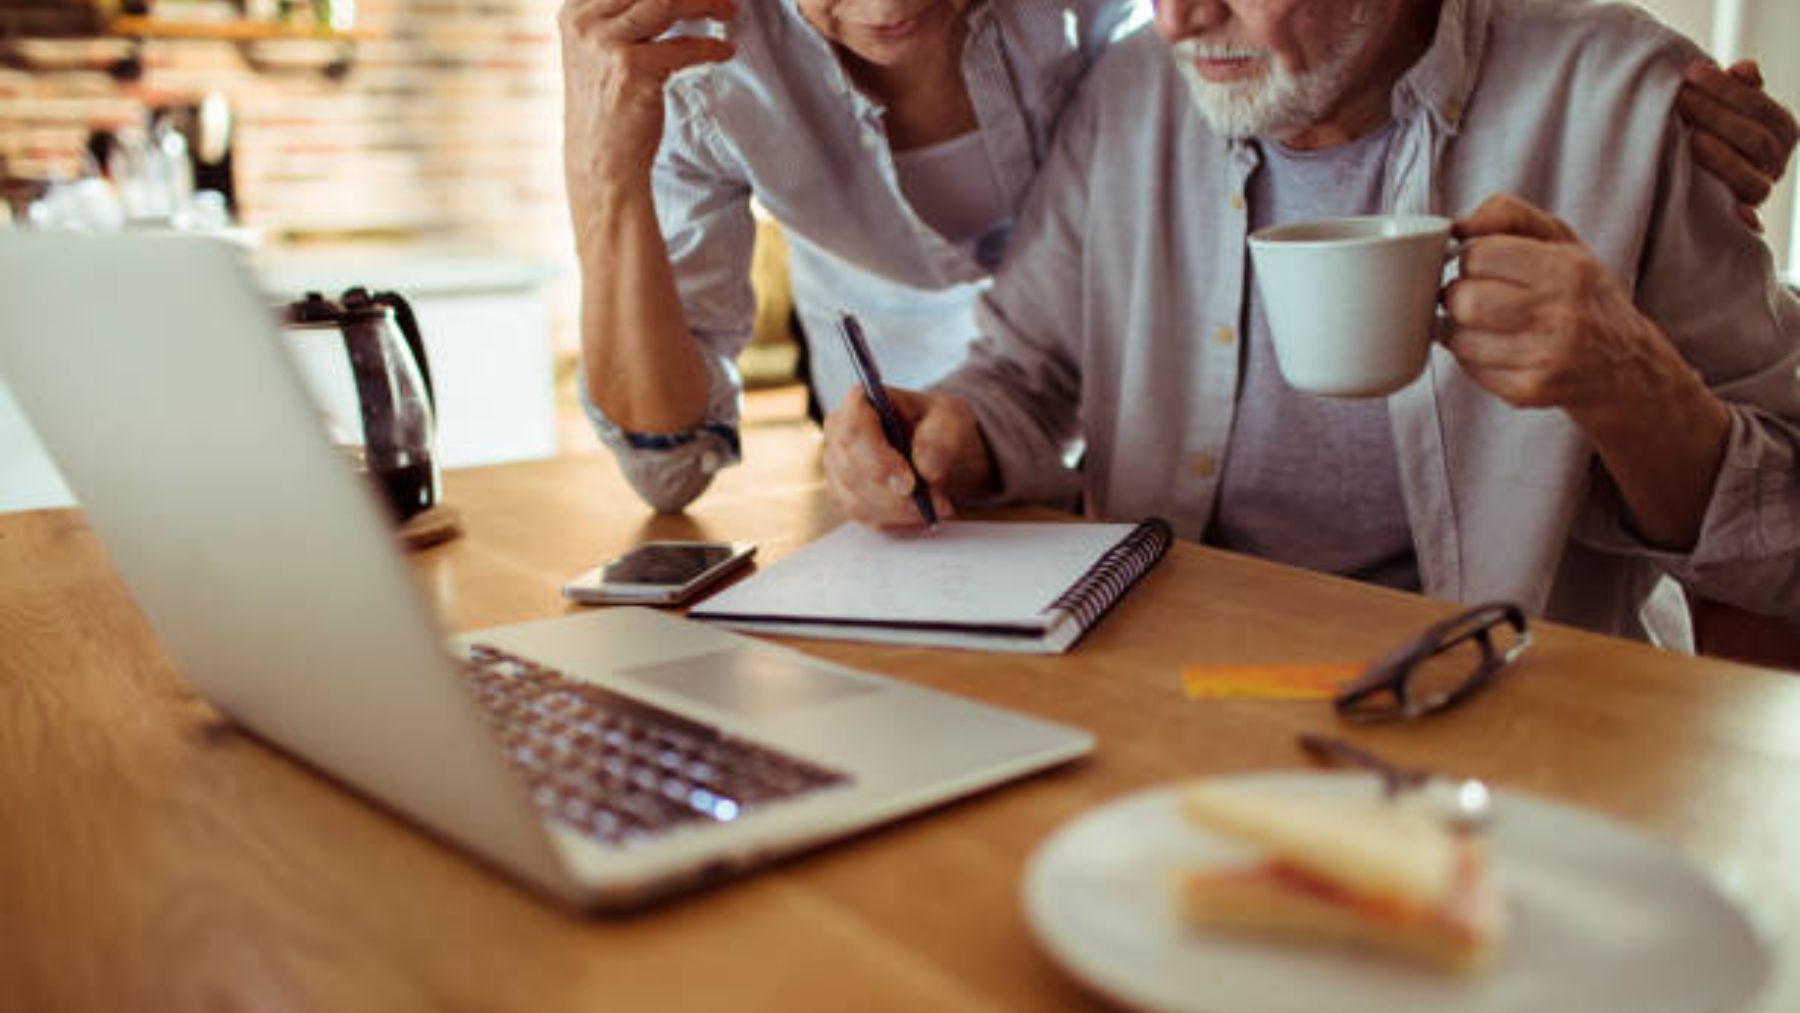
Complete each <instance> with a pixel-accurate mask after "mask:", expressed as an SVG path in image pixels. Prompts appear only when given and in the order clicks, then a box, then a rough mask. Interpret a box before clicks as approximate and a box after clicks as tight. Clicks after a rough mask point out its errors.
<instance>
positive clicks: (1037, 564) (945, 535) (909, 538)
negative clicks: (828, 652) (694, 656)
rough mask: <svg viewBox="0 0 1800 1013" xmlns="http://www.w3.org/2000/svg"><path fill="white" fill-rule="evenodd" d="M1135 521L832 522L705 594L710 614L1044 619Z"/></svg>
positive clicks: (974, 621) (973, 621)
mask: <svg viewBox="0 0 1800 1013" xmlns="http://www.w3.org/2000/svg"><path fill="white" fill-rule="evenodd" d="M1134 527H1135V525H1131V524H1089V523H1066V524H1058V523H1044V522H1025V523H1017V522H999V521H947V522H945V523H944V524H941V525H939V526H938V529H937V530H936V531H931V532H927V531H917V532H902V533H886V532H881V531H876V530H873V529H871V528H866V527H864V526H862V525H860V524H854V523H851V524H845V525H843V526H842V527H840V528H838V529H837V530H836V531H833V532H831V533H830V534H828V535H826V536H825V537H823V538H821V539H819V540H818V541H816V542H813V543H812V544H810V545H808V546H806V547H805V548H803V549H801V550H799V551H798V552H795V553H794V554H792V555H790V556H788V557H786V558H785V559H782V560H780V561H779V562H777V563H775V564H774V565H772V566H770V567H768V568H767V569H765V570H761V571H759V572H758V573H756V574H754V575H753V576H751V577H750V578H749V579H747V580H744V581H741V582H739V583H738V584H736V585H734V586H733V587H731V588H728V589H727V590H725V591H723V592H721V593H720V594H718V595H715V596H714V597H712V598H710V599H708V600H707V602H706V603H705V604H704V605H703V606H701V607H700V608H699V609H696V610H695V611H696V613H704V615H705V616H706V617H713V616H719V617H725V616H730V615H745V616H752V615H754V616H782V617H803V618H809V619H835V620H844V621H851V622H855V621H862V622H873V623H882V622H924V623H931V622H936V623H966V624H969V625H982V624H987V625H1002V624H1005V625H1021V624H1033V625H1036V624H1039V623H1041V621H1042V620H1043V618H1044V617H1043V611H1044V609H1045V608H1047V607H1048V606H1049V605H1050V603H1051V602H1054V601H1055V600H1056V599H1057V597H1058V596H1059V595H1061V594H1062V593H1063V592H1064V591H1066V590H1068V589H1069V587H1070V586H1071V585H1073V584H1074V583H1075V582H1076V581H1077V580H1079V579H1081V575H1082V574H1084V573H1086V572H1087V570H1088V568H1089V567H1091V566H1093V565H1094V563H1095V562H1096V561H1098V560H1099V559H1100V557H1101V556H1103V555H1105V554H1106V551H1107V550H1108V549H1110V548H1112V547H1113V546H1115V545H1117V544H1118V543H1119V542H1120V541H1122V540H1123V539H1124V538H1126V537H1127V536H1128V535H1130V534H1131V532H1132V529H1133V528H1134Z"/></svg>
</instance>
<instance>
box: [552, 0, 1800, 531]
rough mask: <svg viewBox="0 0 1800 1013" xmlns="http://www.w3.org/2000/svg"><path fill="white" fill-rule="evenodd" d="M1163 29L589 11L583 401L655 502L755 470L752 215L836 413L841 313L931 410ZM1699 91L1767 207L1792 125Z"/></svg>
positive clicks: (866, 14)
mask: <svg viewBox="0 0 1800 1013" xmlns="http://www.w3.org/2000/svg"><path fill="white" fill-rule="evenodd" d="M1147 15H1148V9H1147V7H1146V6H1145V5H1143V4H1142V3H1140V2H1138V0H754V2H753V3H745V4H743V5H742V6H741V7H740V6H739V4H738V3H735V2H734V0H567V3H566V4H565V6H564V8H563V11H562V16H561V31H562V40H563V42H562V46H563V68H564V77H565V89H566V96H565V103H566V107H565V119H566V122H565V141H564V146H565V163H566V164H565V172H566V175H567V180H568V190H569V203H570V208H571V214H572V217H573V221H574V227H575V237H576V248H577V254H578V256H579V258H580V261H581V273H582V310H581V332H582V360H583V369H582V374H581V382H580V384H579V387H580V389H581V394H582V398H583V401H584V403H585V404H586V405H587V406H588V409H589V414H590V416H591V418H592V419H593V422H594V425H595V427H596V429H597V430H598V431H599V433H600V436H601V438H602V439H603V440H604V441H605V442H606V443H607V445H608V446H610V447H611V448H612V449H613V451H614V453H615V454H616V455H617V456H618V458H619V461H620V464H621V466H622V467H623V469H624V472H625V474H626V476H627V477H628V478H629V479H630V481H631V483H632V485H633V487H634V488H636V489H637V491H638V493H639V495H641V496H642V497H643V498H644V499H645V501H646V502H648V503H649V504H651V505H652V506H654V507H656V508H657V509H659V510H679V509H681V508H682V507H683V506H685V505H686V504H687V503H689V502H690V501H692V500H693V499H694V497H696V496H698V495H699V494H700V493H701V492H702V491H703V490H704V489H705V488H706V486H707V484H708V483H709V482H710V481H711V478H712V475H713V473H714V472H715V471H717V470H718V469H719V468H721V467H724V466H726V465H728V464H732V463H735V462H736V461H737V460H738V457H739V445H738V434H737V419H738V401H739V394H740V388H741V383H740V381H739V378H738V376H737V374H736V371H735V369H734V367H733V365H732V362H733V360H734V359H735V358H736V356H737V354H738V352H739V351H741V350H742V349H743V347H744V345H745V344H746V343H747V342H748V341H749V339H750V333H751V324H752V321H753V319H754V315H755V304H754V296H753V293H752V291H751V286H750V261H751V247H752V243H753V240H754V237H755V224H754V222H753V219H752V217H751V211H750V205H751V201H752V199H755V200H756V201H758V202H759V203H760V204H761V205H762V206H763V207H764V208H765V209H766V210H767V211H768V213H769V214H770V215H772V216H773V217H774V219H775V220H776V221H777V222H779V223H780V224H781V225H782V227H783V229H784V231H785V233H786V235H787V239H788V244H789V249H790V253H789V256H790V273H791V277H792V282H793V294H794V301H795V306H796V309H797V311H798V315H799V318H800V323H801V327H802V330H803V331H804V332H805V335H806V337H807V344H808V347H809V349H810V351H811V356H810V366H811V376H810V377H809V378H808V379H809V380H810V382H811V384H812V388H813V390H814V392H815V393H816V394H817V395H818V396H819V397H820V398H821V400H822V401H823V407H824V408H826V409H827V410H829V409H830V408H831V407H832V406H833V405H834V404H835V403H836V402H837V401H838V400H839V399H841V398H842V396H843V394H844V392H845V391H846V390H848V389H850V387H851V385H852V383H853V382H854V373H853V372H852V370H851V367H850V364H849V362H848V359H847V358H846V356H845V354H844V352H843V350H842V347H841V345H840V343H839V342H838V341H837V340H836V338H835V335H836V320H837V315H838V314H839V313H840V312H844V311H848V312H851V313H854V314H856V315H857V317H858V319H859V320H860V321H861V323H862V325H863V328H864V330H865V332H866V333H867V335H868V338H869V344H870V346H871V348H872V349H873V351H874V354H875V357H876V358H877V359H878V360H879V361H880V363H881V366H882V369H883V371H884V373H885V376H886V379H887V380H888V381H889V382H891V383H893V384H894V385H896V386H901V387H912V388H917V387H922V386H925V385H927V384H929V383H930V382H932V381H933V380H935V379H937V378H938V377H939V376H941V375H942V374H944V373H946V372H948V371H949V369H950V367H952V366H954V365H955V364H956V363H957V362H959V361H960V360H961V359H962V356H963V352H964V349H965V347H966V345H967V343H968V341H969V340H970V339H971V338H972V337H973V336H974V334H975V328H974V323H973V306H974V301H975V297H976V295H977V294H978V293H979V292H980V291H981V289H982V288H983V286H984V285H985V284H986V283H987V281H988V279H989V278H990V276H991V274H992V272H993V271H994V269H995V268H996V266H997V265H998V264H999V262H1000V259H1001V256H1002V255H1003V253H1004V251H1005V247H1006V241H1007V237H1008V234H1009V231H1010V226H1011V222H1012V218H1013V215H1014V213H1015V211H1016V209H1017V208H1018V207H1019V204H1020V202H1021V201H1022V200H1023V198H1024V196H1025V193H1026V191H1027V190H1028V188H1029V186H1030V183H1031V180H1032V177H1033V176H1034V175H1035V173H1036V172H1037V170H1038V168H1039V166H1040V165H1041V163H1042V160H1043V157H1044V154H1045V152H1046V151H1047V149H1048V146H1049V141H1050V137H1051V134H1052V131H1053V130H1054V129H1055V125H1056V119H1057V116H1058V115H1059V114H1060V113H1061V111H1062V108H1063V106H1064V104H1065V103H1066V102H1067V101H1068V100H1069V98H1070V97H1071V96H1072V95H1073V93H1074V91H1075V89H1076V87H1077V85H1078V84H1079V82H1080V80H1081V77H1082V75H1083V73H1084V72H1085V71H1086V70H1087V68H1088V66H1089V65H1090V64H1091V63H1092V62H1093V61H1094V59H1095V58H1096V57H1097V56H1098V55H1099V53H1100V52H1101V50H1102V49H1104V48H1105V47H1106V46H1107V45H1108V44H1109V43H1110V42H1111V41H1112V40H1113V39H1114V38H1116V37H1118V36H1119V35H1121V34H1123V33H1124V32H1126V31H1128V30H1130V29H1131V28H1134V27H1136V26H1137V25H1138V24H1140V23H1142V22H1143V21H1145V20H1147ZM703 21H709V22H712V23H715V24H717V25H722V26H723V27H724V29H725V31H724V32H721V33H712V34H708V33H704V32H699V31H693V30H692V29H693V28H694V26H696V25H698V24H700V23H701V22H703ZM671 29H673V31H671ZM716 34H723V35H725V36H726V38H718V37H714V35H716ZM1690 83H1691V87H1690V88H1689V89H1688V90H1687V91H1685V92H1684V97H1683V101H1682V103H1681V105H1680V107H1679V108H1680V111H1681V113H1682V115H1683V116H1685V117H1687V118H1688V119H1690V120H1691V121H1693V122H1694V123H1696V124H1697V125H1698V126H1699V127H1701V129H1703V130H1706V131H1710V133H1703V134H1701V135H1699V137H1700V140H1699V141H1697V142H1696V149H1695V155H1696V158H1697V159H1698V160H1699V161H1700V162H1701V164H1703V165H1705V166H1707V167H1708V168H1709V169H1711V170H1712V171H1714V172H1715V173H1717V174H1718V175H1719V176H1721V178H1723V179H1725V180H1726V181H1727V182H1728V183H1730V184H1731V185H1732V188H1733V189H1734V190H1735V191H1737V193H1738V194H1739V196H1740V198H1741V199H1743V200H1745V201H1749V202H1757V201H1760V200H1761V199H1762V198H1763V197H1764V196H1766V195H1767V193H1768V189H1769V186H1770V183H1771V180H1772V179H1773V178H1774V177H1777V176H1779V175H1780V173H1781V171H1782V168H1783V167H1784V166H1785V164H1786V160H1787V156H1788V153H1789V152H1790V151H1791V150H1792V147H1793V144H1794V139H1795V135H1796V133H1800V131H1796V129H1795V125H1794V120H1793V118H1792V117H1791V116H1790V115H1789V114H1788V113H1787V112H1786V110H1784V109H1781V108H1780V107H1779V106H1777V105H1775V104H1774V103H1773V102H1771V101H1770V100H1768V99H1767V98H1766V97H1765V96H1764V95H1763V94H1762V92H1761V91H1760V84H1761V82H1760V80H1759V79H1758V78H1757V77H1756V75H1755V71H1754V68H1753V67H1748V66H1740V67H1735V68H1732V70H1731V71H1730V72H1726V71H1721V70H1719V69H1717V68H1712V67H1696V68H1695V69H1694V71H1693V73H1692V74H1691V75H1690Z"/></svg>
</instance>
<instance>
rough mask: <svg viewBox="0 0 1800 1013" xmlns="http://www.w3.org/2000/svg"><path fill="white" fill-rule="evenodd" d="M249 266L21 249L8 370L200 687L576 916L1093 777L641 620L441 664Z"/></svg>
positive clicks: (1036, 731)
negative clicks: (976, 796) (963, 799)
mask: <svg viewBox="0 0 1800 1013" xmlns="http://www.w3.org/2000/svg"><path fill="white" fill-rule="evenodd" d="M282 340H284V339H283V338H282V335H281V333H280V331H279V329H278V328H277V326H276V323H275V317H274V315H273V313H272V311H271V309H270V307H268V306H266V305H265V304H264V302H263V301H262V298H261V296H260V295H259V293H258V289H257V285H256V282H255V279H254V277H253V275H252V273H251V271H250V270H249V269H248V268H247V266H246V265H245V264H244V263H243V261H242V258H241V256H240V255H239V254H238V253H237V251H235V250H234V249H233V248H231V247H230V246H228V245H225V244H223V243H220V242H217V241H213V240H207V239H202V238H195V237H181V236H160V235H154V236H146V235H122V236H105V237H83V236H73V235H29V234H14V235H0V375H4V377H5V379H6V381H7V382H8V383H9V384H10V386H11V388H12V391H13V394H14V395H15V397H16V398H17V399H18V401H19V402H20V403H21V404H22V405H23V407H24V409H25V412H26V414H27V416H28V417H29V418H30V420H31V421H32V423H33V424H34V426H35V427H36V429H37V432H38V435H39V437H40V438H41V439H42V440H43V441H44V443H45V444H46V445H47V446H48V447H49V449H50V451H51V453H52V455H53V456H54V457H55V458H56V461H57V463H58V464H59V465H60V466H61V468H62V471H63V474H64V475H65V476H66V477H67V478H68V481H69V484H70V485H71V487H72V488H73V489H74V491H75V494H76V496H77V497H78V498H79V499H80V501H81V504H82V507H83V508H84V509H85V510H86V513H87V519H88V522H89V523H90V524H91V526H92V527H93V529H94V530H95V532H96V533H98V535H99V536H100V539H101V541H102V542H103V543H104V544H105V546H106V548H107V551H108V552H109V553H110V554H111V556H112V559H113V562H114V564H115V565H116V566H117V568H118V571H119V573H120V575H121V576H122V577H123V578H124V579H125V582H126V584H127V585H128V586H129V587H130V588H131V591H132V593H133V594H134V595H135V596H136V598H137V601H138V604H139V605H140V606H141V607H142V608H143V610H144V612H145V614H146V615H147V616H148V618H149V620H150V623H151V625H152V626H153V627H154V628H155V630H156V632H157V635H158V636H159V637H160V638H161V640H162V642H163V644H164V645H165V647H166V648H167V649H168V651H169V653H170V655H171V656H172V657H173V659H174V661H175V663H176V664H177V665H178V666H179V667H180V669H181V671H182V672H183V674H184V675H185V676H186V677H187V680H188V681H189V682H190V683H191V684H192V685H193V687H194V688H195V689H196V690H198V691H199V692H200V694H201V695H203V696H204V697H205V698H206V699H207V700H209V701H210V702H212V703H213V704H214V705H215V706H216V707H218V708H219V709H220V710H221V711H223V712H225V713H226V714H229V715H230V716H231V717H233V718H234V719H236V720H237V721H239V722H241V723H242V724H243V725H245V726H247V727H248V728H250V729H252V730H254V731H255V732H256V733H257V734H259V735H261V736H263V737H264V738H266V739H268V740H269V741H271V742H274V743H276V744H277V745H279V746H281V747H282V748H284V749H286V750H288V751H290V752H292V753H294V754H297V755H298V756H300V757H303V758H304V759H305V760H307V761H309V762H310V763H312V764H314V765H316V766H318V767H319V768H322V769H324V770H325V771H327V772H329V773H331V774H332V775H334V776H336V777H337V778H339V779H341V780H342V781H343V782H345V783H347V784H349V785H352V786H354V787H356V788H358V789H360V790H361V791H363V792H365V793H366V794H368V795H369V796H372V797H374V798H375V799H378V800H380V801H382V802H384V803H386V804H387V805H389V806H391V807H393V808H394V809H397V810H399V811H400V812H402V813H405V814H406V815H408V816H410V817H412V818H413V819H415V820H417V821H418V822H419V823H421V824H424V825H425V826H427V827H429V828H431V829H433V830H435V831H437V832H438V833H440V834H442V835H443V836H445V837H447V838H449V839H451V840H453V841H456V842H458V843H460V844H462V845H463V846H465V847H467V848H469V849H470V850H472V851H474V852H477V853H478V854H480V855H481V856H483V857H485V858H486V859H488V860H490V861H491V862H492V863H494V864H495V865H497V866H499V867H501V868H503V869H505V870H507V871H509V872H511V873H513V874H514V875H516V876H517V877H518V878H520V879H522V880H524V881H525V882H527V883H529V884H531V885H532V886H533V887H535V888H537V889H538V890H541V891H542V892H544V893H546V894H548V895H550V896H552V897H554V898H556V899H558V900H559V901H561V902H564V903H566V904H569V905H572V906H578V907H601V908H611V907H627V906H632V905H636V904H640V903H643V902H645V901H648V900H651V899H654V898H657V897H660V896H663V895H665V894H668V893H671V892H674V891H677V890H681V889H684V888H688V887H692V886H695V885H698V884H700V883H703V882H705V881H707V880H709V879H711V878H716V877H718V876H721V875H724V874H729V873H732V872H734V871H737V870H741V869H743V868H745V867H747V866H751V865H754V864H757V863H760V862H763V861H765V860H767V859H769V858H771V857H774V856H777V855H781V854H785V853H789V852H793V851H795V850H797V849H801V848H805V847H808V846H811V845H816V844H820V843H823V842H825V841H828V840H830V839H832V838H837V837H841V836H844V835H846V834H849V833H852V832H855V831H857V830H861V829H863V828H867V827H870V826H872V825H875V824H878V823H881V822H883V821H885V820H890V819H893V818H895V817H898V816H902V815H904V814H907V813H911V812H915V811H917V810H920V809H923V808H926V807H929V806H932V805H936V804H938V803H942V802H944V801H946V800H949V799H952V798H956V797H958V796H962V795H966V794H969V793H971V792H975V791H978V790H980V789H983V788H987V787H990V786H992V785H996V784H999V783H1001V782H1003V781H1006V780H1009V779H1011V778H1016V777H1019V776H1021V775H1023V774H1026V773H1029V772H1032V771H1036V770H1039V769H1042V768H1044V767H1047V766H1051V765H1054V764H1057V763H1060V762H1062V761H1066V760H1069V759H1071V758H1073V757H1077V756H1080V755H1082V754H1085V753H1087V752H1089V751H1091V750H1092V748H1093V738H1092V736H1090V735H1088V734H1087V733H1085V732H1082V731H1078V730H1075V729H1071V728H1066V727H1062V726H1059V725H1053V724H1049V723H1046V722H1042V721H1036V720H1032V719H1030V718H1026V717H1022V716H1020V715H1016V714H1012V713H1009V712H1006V711H1002V710H997V709H994V708H991V707H985V706H981V705H978V704H974V703H970V702H967V701H963V700H959V699H957V698H955V697H951V696H947V695H944V694H941V693H934V692H931V691H928V690H925V689H923V688H919V687H915V686H911V685H908V684H906V683H902V682H897V681H893V680H889V679H884V678H880V677H878V676H874V675H869V674H865V673H861V672H856V671H853V670H850V669H846V668H843V667H840V666H837V665H832V664H828V663H826V662H823V661H817V660H813V659H811V658H808V657H807V656H805V655H802V654H800V653H798V652H795V651H790V650H787V649H785V648H782V647H778V646H774V645H770V644H763V643H760V642H757V641H753V640H749V639H746V638H743V637H739V636H736V635H733V634H728V633H725V632H722V631H719V630H715V629H712V628H709V627H706V626H702V625H700V624H698V623H694V622H689V621H687V620H684V619H679V618H675V617H672V616H668V615H664V614H661V613H657V612H653V611H649V610H643V609H610V610H604V611H594V612H588V613H582V614H577V615H571V616H564V617H560V618H555V619H549V620H544V621H540V622H533V623H525V624H522V625H517V626H507V627H501V628H496V629H490V630H484V631H481V632H479V633H474V634H469V635H466V636H461V637H457V638H455V639H454V640H453V641H450V642H449V644H450V646H449V649H448V650H447V649H446V641H445V639H444V637H443V634H442V631H441V630H440V629H439V627H438V626H437V625H436V623H435V621H434V617H433V615H432V613H431V611H430V609H429V607H428V605H427V604H426V603H425V602H424V601H423V599H422V598H421V596H420V595H419V593H418V589H417V588H416V587H415V586H414V582H413V578H412V576H411V574H410V572H409V571H408V569H407V568H406V566H405V564H404V563H403V561H402V559H401V558H400V556H399V554H398V553H397V551H396V549H395V545H394V541H393V538H392V535H391V533H390V530H389V524H388V521H387V519H386V516H385V514H384V513H383V512H382V511H383V507H382V505H381V504H380V503H379V502H378V501H377V500H376V499H375V497H374V494H373V492H372V491H371V490H370V489H368V488H366V487H365V486H364V484H363V483H362V482H361V481H360V480H359V478H358V477H357V476H356V475H355V474H354V473H353V472H352V471H351V470H350V468H349V467H347V466H346V465H345V464H344V463H343V461H342V459H341V458H340V457H339V456H338V455H337V454H336V453H335V452H334V451H333V450H332V449H331V447H330V446H329V445H328V443H327V441H326V438H325V434H324V432H323V429H322V427H321V425H320V423H319V421H318V417H317V414H316V412H315V409H314V407H313V405H312V403H311V400H310V395H309V394H308V393H307V391H306V388H305V387H304V385H303V384H302V382H301V380H300V379H299V376H298V374H297V372H296V369H295V367H294V364H293V363H292V362H291V361H290V359H289V358H288V355H287V353H286V352H285V351H284V350H283V348H282V347H281V344H280V343H281V341H282Z"/></svg>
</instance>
